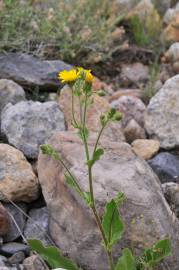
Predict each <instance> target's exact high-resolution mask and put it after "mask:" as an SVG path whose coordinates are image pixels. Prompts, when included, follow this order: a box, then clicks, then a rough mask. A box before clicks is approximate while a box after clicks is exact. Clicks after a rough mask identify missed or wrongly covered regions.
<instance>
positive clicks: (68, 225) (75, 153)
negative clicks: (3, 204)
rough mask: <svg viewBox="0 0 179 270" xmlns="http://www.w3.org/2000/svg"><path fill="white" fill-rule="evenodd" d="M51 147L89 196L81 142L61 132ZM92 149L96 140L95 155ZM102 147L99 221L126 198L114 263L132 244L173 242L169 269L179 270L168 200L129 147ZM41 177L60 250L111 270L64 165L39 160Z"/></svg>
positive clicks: (178, 229) (96, 173) (90, 266)
mask: <svg viewBox="0 0 179 270" xmlns="http://www.w3.org/2000/svg"><path fill="white" fill-rule="evenodd" d="M49 143H50V144H52V145H53V147H54V148H55V149H56V150H57V151H58V152H59V153H60V155H61V156H62V158H63V160H65V161H66V163H67V164H68V167H69V169H70V170H71V171H72V173H73V174H74V175H75V176H76V177H77V179H78V182H79V184H80V185H81V187H82V188H83V190H85V191H88V190H89V188H88V180H87V172H86V165H85V156H84V149H83V147H82V144H81V141H80V139H79V138H78V137H77V136H76V135H74V134H72V133H69V132H60V133H57V134H55V135H54V136H53V137H52V138H51V139H50V141H49ZM93 144H94V140H93V138H92V139H90V148H89V150H90V152H91V150H92V145H93ZM101 145H103V146H104V148H105V154H104V156H103V157H102V159H101V160H100V161H99V162H98V163H97V164H95V166H94V167H93V177H94V195H95V198H96V203H97V207H98V210H99V213H100V215H101V216H102V213H103V211H104V205H105V203H106V201H107V200H110V198H112V197H114V196H115V195H116V194H117V193H118V192H119V191H122V192H124V193H125V195H126V200H125V202H124V204H123V206H122V208H121V214H122V216H123V218H124V220H125V224H126V232H125V236H124V238H123V239H122V241H121V242H120V244H119V245H118V247H117V248H116V250H115V252H114V254H115V257H116V255H117V254H119V253H120V252H121V248H123V247H126V246H128V247H129V246H130V245H131V244H132V246H133V247H135V248H136V249H137V251H140V250H141V248H142V247H144V246H146V245H147V246H150V245H151V244H153V243H154V242H155V241H156V240H158V239H161V238H164V237H166V236H168V237H169V238H171V240H172V246H173V253H172V256H171V257H170V259H169V261H168V264H169V266H170V268H171V269H172V270H177V269H178V266H179V257H178V248H179V238H178V237H179V236H178V234H179V226H178V225H179V223H178V220H177V219H176V217H175V215H174V214H173V213H172V212H171V210H170V208H169V206H168V204H167V202H166V200H165V199H164V196H163V194H162V190H161V186H160V183H159V180H158V178H157V176H156V175H155V174H154V173H153V171H152V170H151V168H150V167H149V166H148V165H147V163H146V162H145V161H144V160H142V159H140V158H139V157H137V156H136V155H135V154H134V152H133V151H132V149H131V147H130V146H129V145H128V144H126V143H124V142H117V143H116V142H110V141H109V140H108V139H103V140H102V141H101ZM38 173H39V180H40V183H41V186H42V191H43V195H44V198H45V200H46V203H47V207H48V209H49V215H50V223H49V230H50V233H51V236H52V238H53V239H54V241H55V242H56V244H57V245H58V246H59V247H60V248H61V249H62V251H63V252H64V253H66V254H68V255H69V256H70V257H71V258H72V259H74V260H75V261H76V262H77V263H79V264H80V265H81V267H82V268H84V269H86V270H96V269H98V270H107V269H108V267H107V258H106V256H105V253H104V251H103V248H102V246H101V245H100V239H101V238H100V236H99V232H98V229H97V226H96V224H95V222H94V219H93V217H92V215H91V212H90V211H89V209H88V208H87V207H86V206H85V205H84V203H83V202H82V201H81V199H80V198H79V196H78V194H76V192H74V191H73V190H72V189H70V188H69V187H68V186H67V185H66V183H65V180H64V170H63V169H62V167H61V166H60V164H59V163H58V162H57V161H54V160H52V159H51V158H50V157H47V156H44V155H42V154H40V155H39V160H38ZM142 232H143V233H142Z"/></svg>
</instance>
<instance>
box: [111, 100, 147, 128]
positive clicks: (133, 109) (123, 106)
mask: <svg viewBox="0 0 179 270" xmlns="http://www.w3.org/2000/svg"><path fill="white" fill-rule="evenodd" d="M111 107H113V108H115V109H117V110H119V111H120V112H122V113H123V119H122V124H123V126H124V127H125V126H126V125H127V123H128V122H129V121H130V120H131V119H134V120H135V121H136V122H137V123H138V124H139V125H140V126H142V127H143V126H144V113H145V111H146V106H145V104H144V103H143V102H142V101H141V100H140V99H139V98H137V97H133V96H122V97H120V98H118V99H117V100H114V101H112V102H111Z"/></svg>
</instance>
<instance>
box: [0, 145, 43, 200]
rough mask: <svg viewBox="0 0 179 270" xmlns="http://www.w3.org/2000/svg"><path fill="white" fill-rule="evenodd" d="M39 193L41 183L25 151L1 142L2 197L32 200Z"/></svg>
mask: <svg viewBox="0 0 179 270" xmlns="http://www.w3.org/2000/svg"><path fill="white" fill-rule="evenodd" d="M38 195H39V184H38V180H37V177H36V176H35V174H34V172H33V170H32V167H31V165H30V163H28V162H27V160H26V158H25V157H24V155H23V153H21V152H20V151H19V150H17V149H15V148H14V147H12V146H10V145H8V144H3V143H1V144H0V199H1V200H5V201H6V200H12V201H16V202H18V201H23V202H30V201H33V200H36V199H37V198H38Z"/></svg>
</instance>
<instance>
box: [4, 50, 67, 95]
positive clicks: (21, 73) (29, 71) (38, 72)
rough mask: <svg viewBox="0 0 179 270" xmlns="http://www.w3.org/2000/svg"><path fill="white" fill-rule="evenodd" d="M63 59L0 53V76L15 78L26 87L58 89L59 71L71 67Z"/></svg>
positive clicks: (14, 79)
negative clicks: (50, 59)
mask: <svg viewBox="0 0 179 270" xmlns="http://www.w3.org/2000/svg"><path fill="white" fill-rule="evenodd" d="M70 68H71V66H70V65H67V64H66V63H64V62H63V61H60V60H57V61H56V60H53V61H42V60H40V59H38V58H36V57H34V56H32V55H27V54H16V53H9V54H3V55H0V78H3V79H10V80H13V81H15V82H17V83H19V84H20V85H22V86H24V87H25V88H34V87H35V88H37V87H39V88H40V89H46V90H51V89H57V88H58V87H59V86H60V82H59V81H58V79H57V74H58V72H59V71H62V70H64V69H70Z"/></svg>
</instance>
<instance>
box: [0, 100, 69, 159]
mask: <svg viewBox="0 0 179 270" xmlns="http://www.w3.org/2000/svg"><path fill="white" fill-rule="evenodd" d="M64 129H65V125H64V116H63V113H62V112H61V111H60V108H59V106H58V104H57V103H56V102H53V101H49V102H45V103H40V102H33V101H22V102H19V103H17V104H16V105H12V104H8V105H6V107H5V108H4V109H3V111H2V115H1V131H2V133H3V134H4V135H5V136H6V137H7V139H8V141H9V143H10V144H12V145H14V146H15V147H16V148H18V149H19V150H21V151H22V152H23V153H24V154H25V156H27V157H29V158H37V156H38V151H39V145H41V144H43V143H44V142H45V140H46V139H48V138H49V137H50V136H51V135H52V134H53V133H54V132H55V131H61V130H64Z"/></svg>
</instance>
